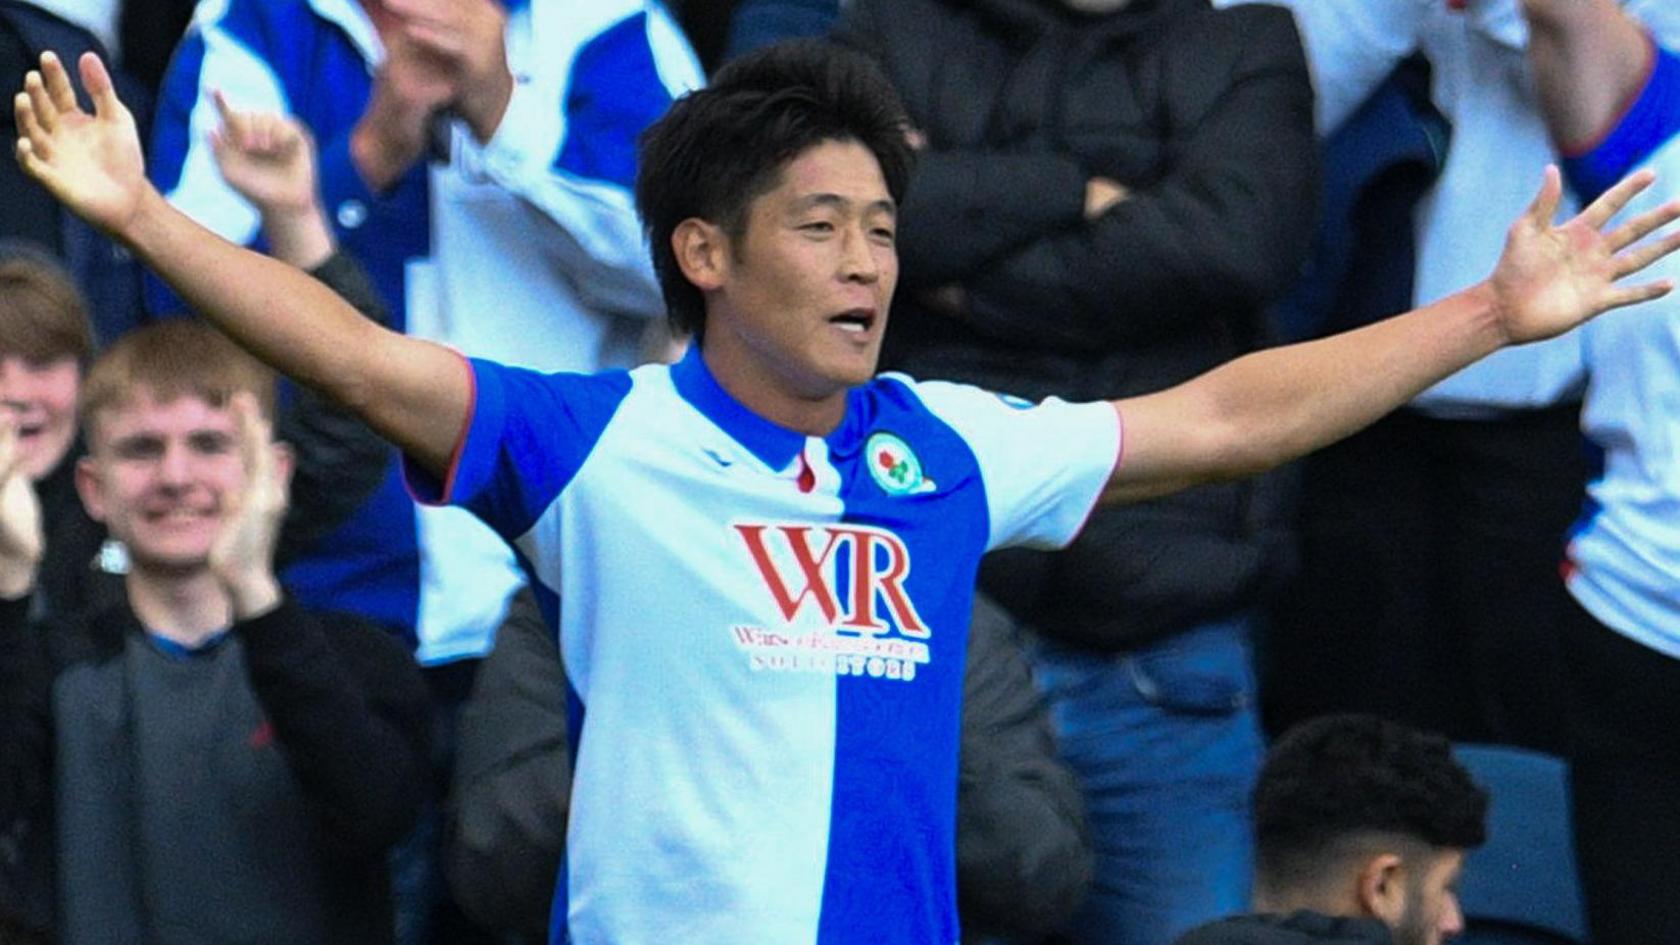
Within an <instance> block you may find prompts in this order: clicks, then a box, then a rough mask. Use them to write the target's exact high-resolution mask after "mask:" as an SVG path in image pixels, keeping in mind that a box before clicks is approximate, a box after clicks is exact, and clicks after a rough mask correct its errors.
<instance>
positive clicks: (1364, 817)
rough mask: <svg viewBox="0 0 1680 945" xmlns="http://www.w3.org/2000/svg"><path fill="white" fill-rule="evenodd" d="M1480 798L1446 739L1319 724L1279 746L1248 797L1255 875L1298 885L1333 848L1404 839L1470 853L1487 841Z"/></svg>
mask: <svg viewBox="0 0 1680 945" xmlns="http://www.w3.org/2000/svg"><path fill="white" fill-rule="evenodd" d="M1487 805H1488V796H1487V792H1486V791H1484V790H1482V788H1481V787H1479V786H1477V784H1476V783H1475V781H1473V780H1471V778H1470V773H1469V772H1468V771H1466V770H1465V768H1464V766H1463V765H1461V764H1459V763H1458V761H1457V759H1455V758H1454V757H1453V755H1452V747H1451V745H1450V744H1449V743H1448V742H1447V740H1446V739H1445V738H1442V737H1440V736H1438V735H1432V734H1429V733H1426V732H1420V731H1418V730H1416V729H1413V728H1408V727H1407V726H1404V725H1400V724H1398V723H1395V722H1390V721H1387V720H1384V719H1379V718H1376V717H1374V716H1365V715H1334V716H1325V717H1323V718H1319V719H1313V720H1311V721H1308V722H1304V723H1302V724H1300V725H1298V726H1296V727H1295V728H1293V729H1291V730H1289V731H1288V732H1287V733H1285V734H1284V735H1283V737H1282V738H1280V739H1278V741H1277V742H1276V744H1275V745H1273V747H1272V749H1271V751H1270V752H1269V753H1268V754H1267V756H1266V762H1265V764H1264V765H1263V766H1262V767H1261V771H1260V779H1259V783H1258V784H1257V785H1256V786H1255V789H1254V832H1255V843H1256V854H1257V860H1258V866H1259V869H1260V873H1261V875H1262V876H1263V877H1267V878H1269V879H1271V880H1272V881H1273V882H1274V883H1275V882H1277V881H1279V880H1284V879H1288V878H1293V879H1295V880H1302V879H1305V878H1307V877H1310V876H1311V875H1313V874H1314V873H1315V871H1318V870H1322V869H1323V868H1324V867H1326V866H1328V865H1330V864H1328V863H1326V862H1324V861H1325V859H1326V857H1327V856H1328V855H1329V854H1330V852H1331V851H1332V850H1333V849H1334V848H1335V847H1336V846H1337V844H1338V843H1340V842H1341V841H1345V840H1348V839H1350V838H1358V837H1361V836H1371V835H1387V836H1396V837H1402V838H1406V839H1409V840H1413V841H1418V842H1421V843H1423V844H1427V845H1428V846H1430V847H1433V848H1437V849H1451V850H1472V849H1475V848H1476V847H1479V846H1481V845H1482V843H1483V842H1484V841H1485V840H1486V839H1487V825H1486V821H1487Z"/></svg>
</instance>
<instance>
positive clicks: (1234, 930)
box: [1177, 911, 1394, 945]
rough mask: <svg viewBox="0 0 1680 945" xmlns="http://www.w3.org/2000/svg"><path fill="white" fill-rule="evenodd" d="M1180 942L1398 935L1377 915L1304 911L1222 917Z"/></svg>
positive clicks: (1274, 943)
mask: <svg viewBox="0 0 1680 945" xmlns="http://www.w3.org/2000/svg"><path fill="white" fill-rule="evenodd" d="M1177 945H1394V935H1393V933H1391V932H1390V931H1389V930H1388V926H1386V925H1384V924H1382V923H1381V922H1379V921H1378V920H1376V919H1341V918H1335V917H1332V916H1327V915H1320V914H1319V913H1317V912H1304V911H1303V912H1295V913H1291V914H1290V915H1287V916H1278V915H1244V916H1237V917H1235V918H1230V919H1221V920H1220V921H1218V922H1213V923H1210V924H1208V925H1204V926H1202V927H1201V928H1198V929H1193V930H1191V931H1190V932H1189V933H1188V934H1186V935H1185V936H1184V937H1182V938H1180V939H1179V940H1178V942H1177Z"/></svg>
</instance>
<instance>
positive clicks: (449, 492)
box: [402, 348, 478, 506]
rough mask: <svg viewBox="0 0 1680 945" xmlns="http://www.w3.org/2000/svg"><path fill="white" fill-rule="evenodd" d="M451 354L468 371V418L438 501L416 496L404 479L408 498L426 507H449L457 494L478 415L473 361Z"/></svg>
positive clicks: (457, 437) (451, 457) (457, 436)
mask: <svg viewBox="0 0 1680 945" xmlns="http://www.w3.org/2000/svg"><path fill="white" fill-rule="evenodd" d="M449 353H450V354H453V355H454V356H455V357H456V358H457V359H458V360H460V362H461V366H462V367H464V368H466V369H467V416H466V419H464V420H463V421H462V422H461V432H460V433H459V434H457V435H456V437H455V449H454V451H453V452H451V453H450V454H449V470H448V471H447V472H446V473H445V474H444V477H443V486H442V488H440V489H439V490H438V495H437V498H436V499H428V498H425V497H424V496H418V495H415V494H414V484H413V483H411V482H409V481H408V477H407V476H403V477H402V481H403V489H404V490H405V491H406V492H408V497H409V498H410V499H413V500H414V501H415V502H417V503H419V504H420V505H425V506H439V505H448V504H449V501H450V498H451V497H452V496H453V495H454V494H455V477H456V474H458V473H459V472H460V471H461V456H462V455H463V454H464V453H465V452H466V449H467V434H469V433H471V432H472V425H473V418H474V417H476V416H477V415H478V372H477V371H475V370H473V366H472V359H470V358H468V357H467V356H466V355H464V354H462V353H461V352H459V351H456V350H455V349H453V348H451V349H450V350H449Z"/></svg>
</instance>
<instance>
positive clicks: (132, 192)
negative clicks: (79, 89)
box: [12, 52, 151, 234]
mask: <svg viewBox="0 0 1680 945" xmlns="http://www.w3.org/2000/svg"><path fill="white" fill-rule="evenodd" d="M79 65H80V68H81V73H82V84H83V85H84V86H85V87H86V88H87V91H88V94H89V95H90V96H91V97H92V98H93V108H94V111H93V114H91V115H89V114H88V113H87V112H84V111H82V109H81V107H80V106H79V105H77V103H76V93H75V91H74V90H73V89H72V88H71V85H70V76H69V73H67V72H66V71H65V69H64V64H63V63H61V62H59V61H58V57H57V56H55V55H53V54H52V53H50V52H47V53H42V54H41V68H40V70H39V71H31V72H30V73H29V74H28V75H27V76H25V77H24V82H23V88H24V90H23V91H22V92H19V93H18V94H17V97H16V98H15V99H14V100H13V102H12V107H13V110H14V112H15V114H16V117H17V128H18V142H17V159H18V163H19V164H21V165H22V166H23V169H24V171H26V172H27V173H28V174H29V176H31V177H33V178H35V179H36V180H38V181H40V182H41V185H42V186H44V187H46V188H47V190H48V191H50V192H51V193H52V195H53V196H54V197H57V198H58V199H59V200H60V201H61V202H62V203H64V205H65V206H67V207H69V208H70V209H71V210H72V211H73V212H74V213H76V215H78V216H80V217H82V218H83V219H86V220H87V221H88V222H90V223H92V224H93V225H95V226H97V227H99V228H100V229H102V230H105V231H106V232H108V233H113V234H120V233H122V232H123V231H124V230H125V229H126V228H127V226H128V224H129V223H130V222H131V221H133V220H134V218H135V215H136V212H137V211H138V210H139V208H140V205H141V202H142V200H143V199H144V198H145V196H146V195H147V193H148V192H151V185H150V184H149V183H147V181H146V165H145V160H144V158H142V157H141V153H140V135H139V133H138V132H137V131H136V130H135V128H134V116H133V115H130V114H129V111H128V109H127V108H125V107H124V106H123V103H122V102H121V101H119V100H118V99H117V93H116V90H115V89H114V88H112V86H111V76H110V74H109V73H107V72H106V71H105V65H104V63H102V62H100V61H99V57H98V56H96V55H94V54H93V53H84V54H83V55H82V58H81V61H80V63H79Z"/></svg>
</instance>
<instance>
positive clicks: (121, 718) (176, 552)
mask: <svg viewBox="0 0 1680 945" xmlns="http://www.w3.org/2000/svg"><path fill="white" fill-rule="evenodd" d="M82 403H83V407H82V409H83V411H84V415H83V418H82V419H83V427H84V430H85V431H86V435H87V439H88V445H89V451H88V455H87V457H86V458H85V459H84V460H82V461H81V462H80V463H79V464H78V468H77V473H76V485H77V490H78V492H79V493H80V494H81V497H82V499H83V501H84V502H85V503H86V505H87V509H88V512H89V513H90V514H91V515H92V516H93V517H94V518H95V519H97V520H99V521H102V522H104V523H105V525H106V526H107V527H108V528H109V529H110V532H111V534H112V535H113V536H114V537H115V538H117V539H118V540H120V541H122V542H123V544H124V546H125V547H126V548H127V549H128V556H129V568H128V574H127V577H126V579H125V582H124V583H125V591H126V595H125V600H124V601H123V602H122V603H120V604H119V605H118V606H116V607H113V608H108V609H103V610H98V611H94V612H90V613H84V614H79V615H76V616H74V617H69V618H59V619H54V620H51V621H49V622H46V623H31V622H30V621H29V620H28V619H27V611H28V607H29V599H30V596H31V594H32V592H33V590H34V585H35V581H36V575H37V572H38V568H39V566H40V564H41V561H42V550H43V547H44V545H45V540H44V536H43V534H42V531H41V518H40V506H39V505H38V504H37V502H36V499H35V496H34V491H33V489H32V488H31V485H30V482H29V480H28V477H27V476H26V475H25V474H24V471H23V469H22V466H21V463H20V462H19V453H20V451H19V449H18V436H17V432H16V428H15V425H14V424H12V423H11V422H10V420H9V419H8V420H7V421H6V422H5V423H4V424H3V425H0V826H4V827H6V828H9V827H10V826H11V825H12V824H14V823H17V822H24V823H27V824H29V825H30V826H31V827H32V828H34V829H41V830H45V831H47V832H48V834H49V835H50V836H53V837H54V838H55V839H54V841H53V844H52V847H53V856H52V858H51V859H52V862H53V865H54V867H55V873H56V877H57V885H56V896H55V898H56V912H57V914H58V919H59V928H58V933H59V936H60V938H61V940H62V941H63V942H65V943H67V945H75V943H81V942H90V943H91V942H140V941H145V942H155V943H159V945H167V943H172V942H173V943H189V942H202V941H234V940H240V939H243V938H244V937H246V936H247V935H248V934H249V933H251V932H252V931H253V930H260V931H261V934H262V936H263V938H264V940H265V941H274V942H293V943H299V945H302V943H306V942H307V943H344V945H350V943H367V942H374V943H377V942H388V941H390V940H391V934H392V923H391V916H390V909H389V899H388V893H387V883H388V871H387V867H386V855H387V853H388V852H389V850H390V847H391V845H392V844H393V843H395V842H396V841H397V840H398V839H400V838H401V837H402V836H403V835H404V833H405V832H406V831H407V830H408V829H409V827H410V826H411V825H412V823H413V821H414V818H415V816H416V814H417V812H418V810H419V804H420V801H421V799H422V797H423V796H424V794H425V792H426V779H425V764H426V719H427V716H426V699H425V691H424V687H423V685H422V683H421V681H420V677H419V672H418V670H417V669H416V668H415V666H414V664H413V662H412V661H411V660H410V659H409V657H408V655H407V653H406V652H404V651H403V649H402V648H401V646H400V644H398V643H397V642H396V641H395V640H394V639H392V638H391V636H390V635H389V634H387V633H385V632H383V631H382V630H380V629H378V628H376V627H374V626H373V625H371V624H367V623H365V622H362V621H357V620H351V619H347V618H332V619H327V618H323V617H321V616H318V615H315V614H312V613H309V612H306V611H304V610H303V609H302V608H300V607H298V606H297V605H296V604H293V603H291V602H289V601H287V600H286V599H285V597H284V595H283V593H282V592H281V590H280V586H279V583H278V582H277V580H276V579H275V576H274V568H273V557H274V548H275V544H276V542H277V540H278V535H279V531H280V522H281V519H282V517H283V515H284V511H285V506H286V492H287V480H288V477H289V467H290V457H289V454H288V453H286V452H285V451H284V449H283V448H281V447H278V446H276V445H275V444H274V443H273V441H272V439H271V436H270V432H269V421H268V420H267V419H266V417H267V416H268V414H269V412H270V411H271V410H272V405H273V378H272V375H270V374H268V373H267V372H266V371H265V370H264V369H263V368H261V366H260V365H258V364H256V363H255V361H253V360H252V359H251V358H250V357H249V356H247V355H245V354H244V353H243V352H241V351H239V349H237V348H235V347H234V346H233V344H232V343H231V342H229V341H228V340H227V339H226V338H225V337H222V336H221V335H219V334H218V333H216V332H215V330H214V329H211V328H209V327H208V326H206V325H203V324H201V323H197V322H188V321H174V322H168V323H164V324H161V325H156V326H152V327H148V328H146V329H142V330H140V331H137V332H135V333H133V334H131V335H129V336H127V337H126V338H124V339H123V340H122V341H120V342H118V343H117V344H116V345H115V346H113V348H112V349H111V350H110V351H108V352H107V353H106V354H105V355H104V356H103V357H102V358H101V359H100V360H99V361H97V362H95V364H94V366H93V368H92V369H91V370H90V371H89V374H88V377H87V379H86V381H85V384H84V388H83V393H82ZM259 403H260V404H261V406H259Z"/></svg>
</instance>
